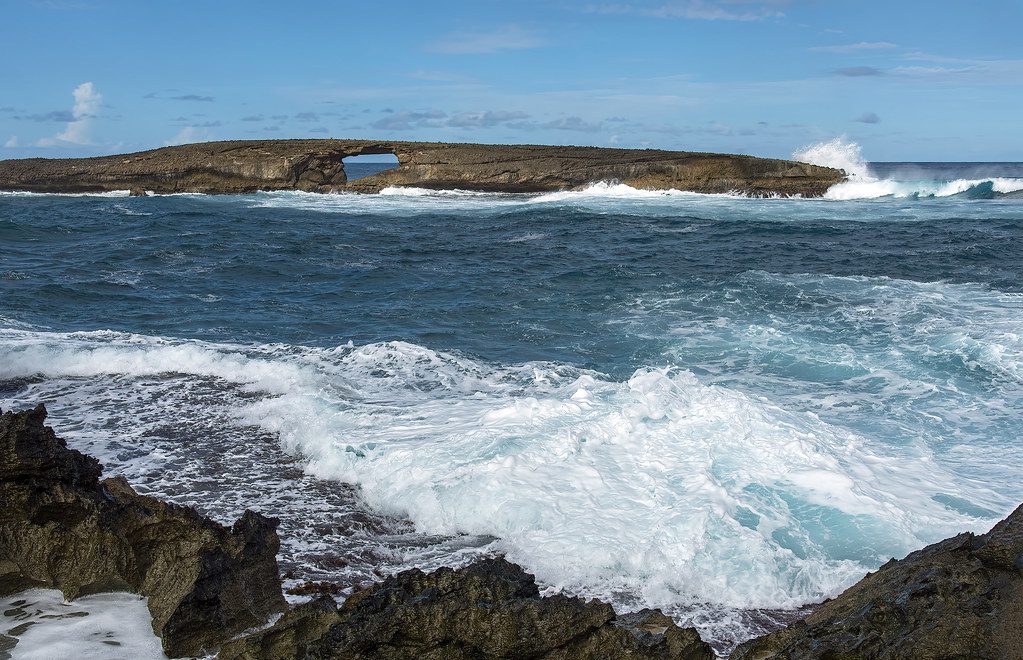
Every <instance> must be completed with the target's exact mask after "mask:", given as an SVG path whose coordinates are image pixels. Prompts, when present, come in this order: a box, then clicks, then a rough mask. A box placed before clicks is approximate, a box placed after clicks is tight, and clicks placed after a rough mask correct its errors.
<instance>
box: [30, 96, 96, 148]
mask: <svg viewBox="0 0 1023 660" xmlns="http://www.w3.org/2000/svg"><path fill="white" fill-rule="evenodd" d="M71 95H72V96H74V99H75V104H74V106H73V107H72V108H71V117H70V120H71V121H69V122H67V125H66V126H65V127H64V130H63V131H61V132H60V133H57V134H56V135H55V136H53V137H52V138H42V139H41V140H39V141H38V142H37V143H36V145H37V146H40V147H53V146H56V145H59V144H61V143H64V144H74V145H88V144H92V136H91V132H92V120H93V119H95V117H96V113H97V112H99V109H100V106H102V105H103V95H102V94H100V93H99V92H98V91H96V88H95V86H94V85H93V84H92V83H91V82H84V83H82V84H81V85H79V86H78V87H75V89H74V91H72V92H71Z"/></svg>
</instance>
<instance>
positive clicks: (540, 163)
mask: <svg viewBox="0 0 1023 660" xmlns="http://www.w3.org/2000/svg"><path fill="white" fill-rule="evenodd" d="M366 154H393V155H394V156H396V157H397V159H398V166H397V167H396V168H394V169H391V170H388V171H385V172H381V173H379V174H375V175H372V176H368V177H365V178H362V179H358V180H357V181H352V182H349V181H348V177H347V175H346V173H345V169H344V163H343V162H342V159H343V158H346V157H348V156H359V155H366ZM844 179H845V174H844V173H843V172H841V171H839V170H835V169H831V168H827V167H819V166H817V165H809V164H806V163H797V162H794V161H787V160H777V159H771V158H755V157H753V156H741V155H728V154H709V153H695V152H684V151H663V150H657V149H609V148H600V147H560V146H537V145H482V144H447V143H441V142H400V141H399V142H392V141H375V140H234V141H224V142H204V143H198V144H186V145H181V146H175V147H164V148H162V149H153V150H151V151H142V152H138V153H132V154H120V155H115V156H102V157H96V158H60V159H57V158H25V159H16V160H4V161H0V190H25V191H32V192H51V193H84V192H103V191H113V190H130V191H132V194H145V193H146V191H150V192H154V193H181V192H198V193H244V192H254V191H258V190H301V191H308V192H321V193H328V192H361V193H376V192H379V191H380V190H382V189H383V188H386V187H388V186H407V187H419V188H430V189H462V190H473V191H480V192H500V193H538V192H553V191H559V190H571V189H578V188H584V187H586V186H587V185H590V184H592V183H595V182H599V181H619V182H621V183H624V184H626V185H629V186H632V187H634V188H640V189H645V190H669V189H677V190H685V191H691V192H698V193H730V192H737V193H741V194H746V195H750V196H760V197H762V196H774V195H780V196H796V195H799V196H803V197H819V196H821V195H823V194H824V193H825V192H826V191H827V189H828V188H829V187H831V186H832V185H834V184H836V183H839V182H841V181H843V180H844Z"/></svg>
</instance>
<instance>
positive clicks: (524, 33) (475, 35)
mask: <svg viewBox="0 0 1023 660" xmlns="http://www.w3.org/2000/svg"><path fill="white" fill-rule="evenodd" d="M545 43H546V41H544V39H542V38H540V37H539V36H538V35H537V34H535V33H534V32H531V31H529V30H526V29H524V28H522V27H519V26H517V25H508V26H505V27H502V28H498V29H496V30H489V31H480V32H454V33H451V34H449V35H447V36H445V37H442V38H441V39H439V40H437V41H434V42H433V43H431V44H428V45H427V50H431V51H434V52H436V53H448V54H449V55H478V54H481V53H496V52H498V51H502V50H526V49H529V48H539V47H540V46H543V45H544V44H545Z"/></svg>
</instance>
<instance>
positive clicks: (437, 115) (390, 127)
mask: <svg viewBox="0 0 1023 660" xmlns="http://www.w3.org/2000/svg"><path fill="white" fill-rule="evenodd" d="M447 116H448V114H447V113H446V112H443V111H441V110H426V111H421V112H395V113H393V114H389V115H387V116H386V117H383V118H381V119H378V120H376V121H375V122H373V123H372V124H370V125H371V126H372V127H373V128H379V129H381V130H384V131H411V130H413V129H416V128H438V127H440V126H443V120H444V119H446V118H447Z"/></svg>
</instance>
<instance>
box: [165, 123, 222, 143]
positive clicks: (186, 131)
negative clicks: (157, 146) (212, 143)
mask: <svg viewBox="0 0 1023 660" xmlns="http://www.w3.org/2000/svg"><path fill="white" fill-rule="evenodd" d="M209 139H210V133H209V131H205V130H200V129H198V128H196V127H195V126H185V127H184V128H182V129H181V130H180V131H178V133H177V135H175V136H174V137H172V138H171V139H169V140H167V141H166V142H164V143H163V144H164V146H167V147H173V146H177V145H179V144H190V143H192V142H205V141H207V140H209Z"/></svg>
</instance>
